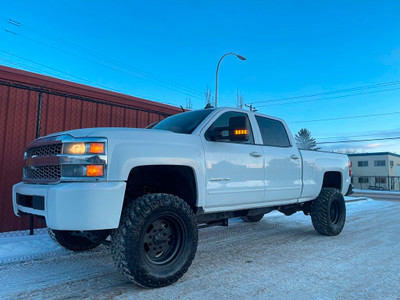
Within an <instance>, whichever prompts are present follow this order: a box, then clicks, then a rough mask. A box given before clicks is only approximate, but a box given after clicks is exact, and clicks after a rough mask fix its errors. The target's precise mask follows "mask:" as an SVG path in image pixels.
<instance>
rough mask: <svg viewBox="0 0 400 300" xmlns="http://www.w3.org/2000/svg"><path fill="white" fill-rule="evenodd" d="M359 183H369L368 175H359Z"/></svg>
mask: <svg viewBox="0 0 400 300" xmlns="http://www.w3.org/2000/svg"><path fill="white" fill-rule="evenodd" d="M358 183H369V178H368V177H358Z"/></svg>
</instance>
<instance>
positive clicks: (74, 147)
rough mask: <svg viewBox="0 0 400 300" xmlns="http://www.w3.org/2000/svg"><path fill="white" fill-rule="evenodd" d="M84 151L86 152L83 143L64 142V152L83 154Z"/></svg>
mask: <svg viewBox="0 0 400 300" xmlns="http://www.w3.org/2000/svg"><path fill="white" fill-rule="evenodd" d="M85 152H86V145H85V143H70V144H65V149H64V153H68V154H75V155H78V154H85Z"/></svg>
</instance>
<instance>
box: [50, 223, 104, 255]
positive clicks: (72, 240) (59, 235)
mask: <svg viewBox="0 0 400 300" xmlns="http://www.w3.org/2000/svg"><path fill="white" fill-rule="evenodd" d="M49 235H50V237H51V238H52V240H53V241H55V242H56V243H58V244H60V245H61V246H63V247H64V248H66V249H68V250H72V251H76V252H79V251H87V250H90V249H94V248H96V247H97V246H99V245H100V243H95V242H92V241H91V240H89V239H87V238H85V237H83V236H79V235H76V234H74V232H73V231H64V230H53V229H50V228H49ZM106 237H107V236H105V237H104V239H105V238H106Z"/></svg>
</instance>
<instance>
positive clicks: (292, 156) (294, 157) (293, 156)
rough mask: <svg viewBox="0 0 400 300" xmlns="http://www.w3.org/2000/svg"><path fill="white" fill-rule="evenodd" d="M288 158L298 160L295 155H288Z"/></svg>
mask: <svg viewBox="0 0 400 300" xmlns="http://www.w3.org/2000/svg"><path fill="white" fill-rule="evenodd" d="M290 158H291V159H299V157H298V156H297V155H295V154H292V155H290Z"/></svg>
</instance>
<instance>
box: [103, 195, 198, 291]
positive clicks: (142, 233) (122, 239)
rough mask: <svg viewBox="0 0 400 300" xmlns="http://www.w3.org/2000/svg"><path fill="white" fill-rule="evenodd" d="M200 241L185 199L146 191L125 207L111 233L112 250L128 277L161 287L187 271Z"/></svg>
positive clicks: (192, 214)
mask: <svg viewBox="0 0 400 300" xmlns="http://www.w3.org/2000/svg"><path fill="white" fill-rule="evenodd" d="M197 240H198V231H197V222H196V217H195V215H194V213H193V211H192V209H191V208H190V207H189V205H188V204H187V203H186V202H185V201H183V200H182V199H180V198H178V197H176V196H173V195H168V194H147V195H144V196H142V197H140V198H138V199H136V200H133V201H132V202H130V203H128V204H127V206H126V207H125V208H124V211H123V215H122V217H121V222H120V226H119V228H118V229H116V230H115V231H114V233H113V235H112V239H111V252H112V256H113V259H114V261H115V263H116V265H117V267H118V268H119V269H120V271H121V272H122V274H123V275H125V277H126V278H127V279H128V280H131V281H133V282H136V283H138V284H139V285H141V286H144V287H162V286H166V285H169V284H172V283H174V282H175V281H177V280H178V279H179V278H181V277H182V276H183V274H185V273H186V271H187V270H188V268H189V266H190V265H191V263H192V260H193V258H194V256H195V253H196V250H197Z"/></svg>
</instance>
